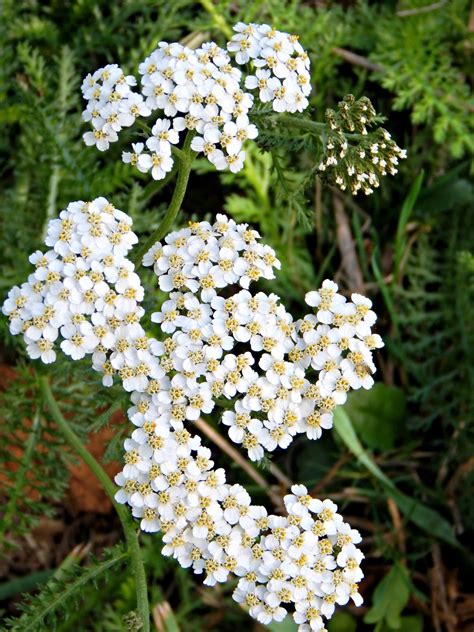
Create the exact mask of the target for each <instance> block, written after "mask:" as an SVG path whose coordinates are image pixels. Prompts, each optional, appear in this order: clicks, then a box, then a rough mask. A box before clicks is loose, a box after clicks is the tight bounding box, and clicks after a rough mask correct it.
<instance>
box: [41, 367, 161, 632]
mask: <svg viewBox="0 0 474 632" xmlns="http://www.w3.org/2000/svg"><path fill="white" fill-rule="evenodd" d="M39 383H40V388H41V392H42V394H43V397H44V400H45V402H46V404H47V406H48V409H49V412H50V413H51V416H52V418H53V420H54V422H55V423H56V426H57V427H58V430H59V431H60V432H61V434H62V435H63V437H64V438H65V440H66V441H67V443H68V444H69V446H70V447H71V448H72V450H73V451H74V452H75V453H76V454H78V455H79V456H80V457H81V459H82V460H83V461H84V463H85V464H86V465H87V466H88V467H89V469H90V470H91V472H92V473H93V474H94V476H95V477H96V478H97V480H98V481H99V483H100V484H101V485H102V487H103V488H104V490H105V492H106V493H107V495H108V496H109V498H110V500H111V501H112V504H113V506H114V508H115V510H116V512H117V515H118V517H119V519H120V522H121V523H122V528H123V532H124V535H125V541H126V543H127V549H128V553H129V555H130V560H131V563H132V572H133V576H134V578H135V589H136V594H137V610H138V613H139V616H140V618H141V620H142V622H143V626H142V628H140V630H141V632H150V610H149V606H148V591H147V585H146V575H145V568H144V566H143V560H142V556H141V551H140V546H139V543H138V533H137V531H136V529H135V524H134V522H133V521H132V519H131V517H130V515H129V513H128V511H127V509H126V508H125V507H124V506H123V505H119V504H118V503H117V502H116V500H115V492H116V488H115V486H114V484H113V483H112V481H111V480H110V478H109V476H108V474H107V472H105V470H104V469H103V468H102V466H101V465H100V463H98V462H97V461H96V460H95V459H94V457H93V456H92V454H91V453H90V452H89V450H87V448H86V447H85V446H84V445H83V443H82V441H81V440H80V439H79V437H78V436H77V435H76V433H75V432H74V431H73V430H72V428H71V426H70V425H69V424H68V422H67V421H66V419H65V418H64V417H63V415H62V413H61V411H60V409H59V406H58V404H57V402H56V399H55V398H54V395H53V392H52V390H51V386H50V384H49V381H48V379H47V378H46V377H45V376H42V377H40V378H39Z"/></svg>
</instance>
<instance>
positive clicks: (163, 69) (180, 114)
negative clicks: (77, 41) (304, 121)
mask: <svg viewBox="0 0 474 632" xmlns="http://www.w3.org/2000/svg"><path fill="white" fill-rule="evenodd" d="M235 30H236V31H237V35H236V36H234V37H233V38H232V40H231V41H230V42H229V43H228V51H229V52H230V53H234V52H235V51H236V50H238V51H239V52H237V55H236V61H237V63H238V64H239V63H245V61H248V59H250V58H251V59H252V60H253V64H254V66H255V68H256V74H255V75H251V76H248V77H246V78H244V76H243V74H242V71H241V70H239V69H238V68H237V67H235V66H233V65H232V64H231V57H230V56H229V54H228V53H227V51H226V50H224V49H222V48H220V47H219V46H217V45H216V44H215V43H214V42H208V43H205V44H203V45H202V46H201V47H200V48H198V49H195V50H194V49H190V48H188V47H186V46H182V45H181V44H179V43H176V42H175V43H168V42H160V43H159V45H158V48H157V49H156V50H155V51H153V52H152V53H151V54H150V55H149V56H148V57H147V58H146V59H145V60H144V61H143V62H142V63H141V64H140V65H139V67H138V71H139V73H140V75H141V77H142V78H141V92H134V91H133V90H132V87H134V86H135V85H136V80H135V78H134V77H132V76H125V75H124V73H123V72H122V70H121V69H120V68H119V67H118V66H117V65H116V64H112V65H108V66H105V67H104V68H100V69H99V70H97V71H96V72H94V74H92V75H88V76H87V77H86V78H85V80H84V82H83V84H82V92H83V95H84V98H85V99H86V100H87V102H88V103H87V107H86V109H85V110H84V112H83V118H84V120H85V121H90V122H91V123H92V126H93V131H92V132H86V133H85V134H84V141H85V143H86V144H87V145H96V146H97V148H98V149H99V150H101V151H105V150H107V149H108V148H109V144H110V143H113V142H115V141H117V140H118V133H119V132H120V130H121V129H122V128H123V127H129V126H131V125H132V124H133V123H134V122H135V120H136V119H137V118H138V117H139V116H140V117H149V116H150V115H151V114H152V113H154V112H157V111H158V112H161V113H162V115H161V118H158V119H157V120H155V121H154V124H153V126H152V130H151V136H150V137H149V138H147V139H145V142H138V143H133V144H132V148H131V149H132V151H127V152H124V153H123V155H122V159H123V161H124V162H126V163H131V164H132V165H134V166H136V167H137V168H138V169H139V170H140V171H142V172H151V175H152V177H153V178H154V179H156V180H159V179H162V178H164V177H165V175H166V173H167V172H169V171H170V170H171V169H172V167H173V156H172V145H176V144H177V143H178V142H179V133H180V132H182V131H183V130H190V131H192V133H193V134H194V138H193V140H192V146H191V148H192V149H193V150H194V151H196V152H198V153H200V152H202V153H203V154H204V155H205V157H206V158H207V159H208V160H209V161H210V162H211V163H212V164H213V165H214V166H215V168H216V169H218V170H223V169H229V170H230V171H233V172H237V171H240V169H242V167H243V164H244V160H245V151H244V149H243V148H244V144H245V142H246V141H247V140H252V139H254V138H256V137H257V135H258V130H257V128H256V127H255V125H253V124H252V123H250V120H249V111H250V109H251V107H252V105H253V102H254V98H253V96H252V95H251V94H250V93H249V92H246V91H245V90H244V89H243V85H244V79H245V87H247V88H249V89H255V88H258V89H259V95H260V100H261V101H264V102H271V103H272V106H273V109H274V110H275V111H277V112H285V111H288V112H295V111H300V112H301V111H302V110H304V109H305V108H306V107H307V106H308V100H307V96H308V94H309V93H310V91H311V84H310V75H309V58H308V55H307V54H306V53H305V51H304V50H303V48H302V47H301V45H300V44H299V43H298V41H297V37H296V36H292V35H288V34H287V33H282V32H280V31H277V30H276V29H274V28H272V27H270V26H267V25H256V24H250V25H248V26H247V25H243V24H238V25H237V26H236V27H235ZM244 49H245V51H246V53H245V55H244V53H243V52H242V51H243V50H244ZM244 58H245V61H244ZM163 115H164V116H163Z"/></svg>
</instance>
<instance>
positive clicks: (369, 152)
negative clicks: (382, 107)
mask: <svg viewBox="0 0 474 632" xmlns="http://www.w3.org/2000/svg"><path fill="white" fill-rule="evenodd" d="M326 122H327V126H328V134H327V140H326V146H325V152H324V157H323V160H322V161H321V163H320V164H319V171H320V173H322V174H324V176H325V177H326V178H327V179H328V180H329V181H330V182H332V183H334V184H336V185H337V186H338V187H339V188H340V189H341V190H342V191H345V190H346V189H347V190H349V191H350V192H351V193H352V194H354V195H356V194H357V193H358V192H359V191H363V192H364V193H365V194H366V195H369V194H370V193H373V190H374V189H375V188H377V187H378V186H379V184H380V177H382V176H385V175H387V174H390V175H395V174H396V173H397V171H398V170H397V165H398V163H399V161H400V160H402V159H404V158H406V155H407V154H406V150H405V149H401V148H400V147H399V146H398V145H397V144H396V143H395V141H393V140H392V138H391V136H390V133H389V132H388V131H387V130H386V129H383V128H382V127H379V128H377V129H376V130H375V131H368V130H367V127H370V126H372V125H374V123H375V122H376V112H375V110H374V108H373V106H372V104H371V102H370V100H369V99H367V98H366V97H362V98H360V99H358V100H355V99H354V97H353V96H352V95H351V94H349V95H347V96H346V97H344V99H343V101H341V102H340V103H339V104H338V110H337V111H335V110H331V109H328V110H327V111H326Z"/></svg>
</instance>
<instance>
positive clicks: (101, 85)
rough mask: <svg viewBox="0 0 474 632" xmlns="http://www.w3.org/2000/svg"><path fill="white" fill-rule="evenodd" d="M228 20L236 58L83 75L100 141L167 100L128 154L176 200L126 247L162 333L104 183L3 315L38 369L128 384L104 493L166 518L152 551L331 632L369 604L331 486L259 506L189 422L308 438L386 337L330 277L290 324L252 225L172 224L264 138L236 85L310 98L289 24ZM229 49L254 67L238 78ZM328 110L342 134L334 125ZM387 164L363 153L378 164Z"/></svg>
mask: <svg viewBox="0 0 474 632" xmlns="http://www.w3.org/2000/svg"><path fill="white" fill-rule="evenodd" d="M234 30H235V31H236V34H235V35H234V37H232V39H231V41H230V42H229V43H228V46H227V49H228V52H226V51H225V50H223V49H221V48H219V47H218V46H217V45H216V44H214V43H208V44H203V45H202V46H201V47H200V48H198V49H196V50H192V49H190V48H186V47H185V46H182V45H181V44H178V43H174V44H168V43H165V42H162V43H160V44H159V46H158V48H157V49H156V50H155V51H154V52H153V53H152V54H151V55H150V56H149V57H147V59H146V60H145V61H144V62H143V63H142V64H140V66H139V72H140V74H141V76H142V80H141V86H142V88H141V92H138V91H135V89H136V86H137V82H136V80H135V78H133V77H131V76H126V75H125V74H124V73H123V72H122V70H121V69H120V68H119V67H118V66H117V65H115V64H111V65H108V66H106V67H105V68H101V69H100V70H98V71H96V72H95V73H94V74H92V75H88V77H86V79H85V80H84V83H83V93H84V96H85V98H86V99H87V100H88V105H87V108H86V110H85V112H84V119H85V120H87V121H91V122H92V126H93V131H92V132H86V134H85V135H84V140H85V142H86V144H88V145H96V146H97V148H98V149H99V150H101V151H105V150H106V149H108V147H109V145H110V143H112V142H116V141H117V140H118V135H119V133H120V132H121V131H122V129H123V128H127V127H130V126H132V125H134V124H135V123H136V122H137V121H138V119H139V118H140V117H144V118H147V117H149V116H151V115H152V113H154V112H156V111H162V112H163V114H164V116H165V118H157V119H156V120H155V121H154V123H153V125H152V127H151V130H150V131H151V135H150V136H148V138H146V140H145V142H137V143H134V144H133V145H132V149H133V151H132V152H124V154H123V160H124V161H125V162H128V163H130V164H131V165H133V166H136V167H137V168H138V169H139V170H140V171H143V172H151V175H152V177H153V178H154V179H162V178H164V177H165V175H166V174H167V173H168V172H170V171H171V170H172V169H173V167H174V165H173V163H174V160H175V159H176V160H177V161H178V163H179V173H178V178H177V184H176V188H175V193H174V195H173V199H172V201H171V204H170V207H169V209H168V212H167V214H166V215H165V217H164V220H163V222H162V224H161V225H160V226H159V228H158V229H157V231H155V232H154V233H153V234H152V235H151V237H150V238H149V239H148V241H146V242H144V243H143V244H140V246H139V247H138V250H137V251H136V252H135V253H134V261H135V262H139V263H143V265H145V266H149V267H152V268H153V270H154V272H155V274H156V276H157V279H158V286H159V288H160V290H161V291H162V292H164V293H165V294H166V299H165V300H164V301H163V302H162V304H161V305H160V306H159V309H158V310H157V311H156V312H154V313H153V314H152V315H151V320H152V322H154V323H156V325H157V330H158V331H159V334H158V335H157V337H154V336H152V335H150V333H149V332H147V331H146V329H145V327H144V326H143V324H142V318H143V316H144V313H145V312H144V309H143V307H142V306H141V302H142V300H143V298H144V288H143V286H142V284H141V280H140V277H139V275H138V274H137V272H136V270H135V264H134V262H133V261H132V258H130V256H129V253H130V250H131V249H132V247H133V246H134V245H135V244H137V242H138V237H137V236H136V235H135V233H134V232H133V231H132V220H131V218H130V217H129V216H128V215H127V214H126V213H125V212H123V211H120V210H118V209H116V208H115V207H114V205H113V204H111V203H110V202H109V201H108V200H107V199H105V198H103V197H99V198H97V199H95V200H92V201H90V202H83V201H78V202H73V203H71V204H69V205H68V206H67V208H66V209H65V210H63V211H61V212H60V214H59V218H58V219H53V220H51V221H50V222H49V225H48V230H47V236H46V240H45V244H46V246H47V247H48V248H49V250H47V251H46V252H42V251H36V252H35V253H33V254H32V255H31V257H30V262H31V263H32V264H33V265H34V266H35V271H34V272H33V273H32V274H30V276H29V277H28V280H27V281H26V282H25V283H23V284H22V285H21V286H20V287H14V288H13V289H12V290H11V291H10V292H9V295H8V298H7V299H6V301H5V302H4V305H3V312H4V314H6V315H7V316H8V318H9V320H10V331H11V333H12V334H23V337H24V341H25V344H26V350H27V353H28V354H29V356H30V357H31V358H33V359H38V358H39V359H41V360H42V362H44V363H45V364H48V363H51V362H54V361H55V359H56V354H57V352H58V350H59V349H60V350H61V351H62V352H63V353H64V354H65V355H67V356H69V357H70V358H72V359H73V360H80V359H82V358H84V357H86V356H87V357H90V361H91V365H92V368H93V369H94V370H95V371H97V372H99V373H100V374H101V375H102V383H103V385H104V386H111V385H112V384H113V383H114V381H118V382H119V383H120V384H121V386H122V387H123V389H124V390H125V391H127V392H128V393H129V394H130V400H131V404H132V405H131V407H130V408H129V410H128V417H129V419H130V421H131V423H132V425H133V426H134V429H133V431H132V432H131V435H130V437H129V438H127V439H126V441H125V443H124V451H125V456H124V460H125V465H124V467H123V470H122V472H120V473H119V474H118V475H117V477H116V479H115V480H116V483H117V485H118V487H119V490H118V491H117V492H116V495H115V498H116V500H117V501H118V502H119V503H121V504H128V505H129V506H130V508H131V511H132V514H133V516H134V517H135V518H137V519H138V520H139V521H140V527H141V529H142V530H143V531H147V532H156V531H161V532H162V534H163V542H164V547H163V554H164V555H168V556H173V557H174V558H176V560H177V561H178V562H179V563H180V564H181V566H183V567H185V568H188V567H190V568H192V569H193V571H194V572H195V573H198V574H202V575H203V576H204V583H205V584H207V585H211V586H212V585H214V584H216V583H218V582H225V581H227V580H228V579H229V578H230V576H232V575H233V576H236V577H237V578H238V581H237V587H236V589H235V591H234V595H233V596H234V599H235V600H236V601H237V602H239V603H242V604H245V605H246V606H247V607H248V609H249V612H250V615H251V616H252V617H254V618H256V619H257V620H258V621H260V622H261V623H263V624H267V623H270V622H271V621H273V620H275V621H281V620H282V619H283V618H284V617H285V616H286V615H287V614H288V613H291V614H292V616H293V618H294V620H295V622H296V623H297V624H298V626H299V627H298V629H299V630H300V632H306V631H308V630H324V629H325V627H324V626H325V623H324V621H325V620H326V619H329V618H330V617H331V616H332V614H333V612H334V609H335V606H336V605H337V604H339V605H343V604H346V603H348V602H349V600H352V601H353V602H354V603H355V604H356V605H360V604H361V603H362V598H361V596H360V594H359V591H358V584H359V582H360V580H361V579H362V577H363V573H362V570H361V568H360V563H361V561H362V558H363V554H362V552H361V551H360V550H359V548H357V545H358V544H359V543H360V541H361V537H360V534H359V533H358V532H357V531H356V530H354V529H352V528H351V527H350V526H349V525H348V524H347V523H345V522H344V520H343V518H342V516H341V515H340V514H339V513H338V512H337V506H336V505H335V504H334V503H333V502H332V501H331V500H329V499H326V500H318V499H316V498H313V497H311V496H310V495H309V493H308V490H307V489H306V487H305V486H304V485H294V486H292V488H291V493H289V494H288V495H286V496H285V497H284V499H283V502H284V507H285V513H284V515H272V514H269V513H268V511H267V509H266V508H265V507H263V506H257V505H254V504H252V501H251V498H250V496H249V494H248V493H247V491H246V490H245V488H244V487H243V486H241V485H239V484H230V483H228V482H227V481H226V473H225V471H224V470H223V469H222V468H217V469H215V468H214V462H213V460H212V455H211V452H210V450H209V449H208V448H207V447H205V446H204V445H203V444H202V442H201V439H200V437H199V436H197V435H195V434H194V432H193V422H195V421H197V420H198V419H200V418H201V416H202V415H208V414H210V413H214V414H215V415H217V417H218V418H219V420H220V421H221V422H222V425H223V427H225V428H226V430H227V433H228V436H229V438H230V440H231V441H232V442H234V443H236V444H238V445H240V446H242V448H243V450H245V451H246V453H247V455H248V457H249V458H250V459H251V460H252V461H259V460H261V459H262V458H263V457H264V455H265V454H266V453H268V452H272V451H274V450H276V449H277V448H283V449H285V448H287V447H288V446H289V445H290V444H291V442H292V441H293V439H294V437H295V436H296V435H298V434H305V435H306V436H307V437H308V438H309V439H319V438H320V437H321V435H322V433H323V431H324V430H327V429H330V428H331V426H332V423H333V412H334V409H335V407H336V406H338V405H340V404H343V403H344V402H345V401H346V398H347V393H348V392H349V391H350V390H351V389H353V390H356V389H360V388H364V389H369V388H371V386H372V385H373V377H372V375H373V373H374V371H375V366H374V362H373V351H374V350H375V349H377V348H380V347H381V346H382V345H383V343H382V340H381V338H380V336H378V335H377V334H375V333H373V332H372V327H373V325H374V324H375V321H376V316H375V313H374V312H373V311H372V309H371V307H372V305H371V302H370V300H368V299H367V298H365V297H363V296H361V295H359V294H352V296H351V300H347V299H346V298H345V297H344V296H342V295H341V294H340V293H339V292H338V286H337V285H336V284H335V283H334V282H333V281H330V280H326V281H324V282H323V284H322V287H321V288H320V289H319V290H317V291H311V292H309V293H308V294H307V295H306V297H305V301H306V304H307V305H308V307H310V308H312V311H311V313H309V314H308V315H307V316H305V317H304V318H302V319H299V320H294V319H293V317H292V315H291V314H290V313H289V312H288V311H287V310H286V309H285V307H284V305H283V304H282V303H281V301H280V298H279V297H278V296H277V295H276V294H267V293H265V292H263V291H259V290H258V289H257V290H255V289H254V284H255V283H256V282H258V281H259V280H260V279H265V280H271V279H273V278H274V270H275V269H279V268H280V262H279V260H278V259H277V257H276V255H275V252H274V250H273V249H272V248H271V247H270V246H268V245H266V244H264V243H262V242H261V241H260V235H259V234H258V233H257V231H256V230H254V229H252V228H251V227H250V226H249V225H247V224H238V223H236V222H235V221H234V220H233V219H231V218H228V217H226V216H225V215H220V214H218V215H217V216H216V218H215V221H214V222H212V223H211V222H208V221H196V222H191V223H190V224H189V225H188V226H187V227H186V228H182V229H180V230H171V229H172V225H173V222H174V219H175V217H176V214H177V212H178V211H179V207H180V204H181V201H182V199H183V196H184V191H185V189H186V183H187V177H188V175H189V171H190V169H191V163H192V159H193V157H194V156H195V155H196V153H199V152H202V153H204V155H205V156H206V157H207V158H208V160H209V161H210V162H211V163H212V164H213V165H214V166H215V167H216V168H217V169H223V168H229V169H230V170H232V171H237V170H239V169H240V168H242V165H243V161H244V160H245V152H244V150H243V146H244V143H245V142H246V141H247V140H252V139H255V138H256V137H257V135H258V130H257V127H256V126H255V125H254V124H252V123H251V122H250V118H249V114H250V111H251V108H252V107H253V106H254V97H253V96H252V95H251V94H250V93H248V92H245V91H244V90H243V88H242V85H244V86H245V88H247V89H249V90H258V99H259V102H260V104H262V103H270V104H271V106H272V110H273V111H274V112H275V113H280V112H289V113H295V112H301V111H302V110H304V109H305V108H306V107H307V106H308V100H307V96H308V95H309V92H310V76H309V61H308V56H307V54H306V53H305V51H304V50H303V48H302V47H301V45H300V44H299V43H298V38H297V37H295V36H290V35H288V34H286V33H282V32H279V31H277V30H276V29H274V28H271V27H269V26H267V25H255V24H250V25H245V24H242V23H239V24H237V25H236V26H235V29H234ZM230 55H234V56H235V62H236V63H237V64H241V65H246V67H247V69H248V70H249V73H248V74H247V75H246V76H245V77H244V75H243V73H242V72H241V71H240V70H239V69H237V68H236V67H234V66H233V65H232V64H231V57H230ZM365 106H366V107H365V108H364V107H360V108H359V110H360V112H359V111H357V109H354V108H352V109H351V104H349V105H348V109H346V110H343V111H345V112H347V116H346V118H345V121H346V124H347V125H348V126H349V130H350V131H351V132H352V131H353V130H354V129H355V130H357V131H358V132H360V133H361V134H363V133H364V129H365V128H360V126H361V125H363V123H362V118H361V112H365V113H366V115H365V118H366V122H367V124H369V123H370V122H371V120H372V118H373V115H372V111H371V110H370V107H371V106H370V107H369V104H367V103H365ZM340 117H342V118H344V117H343V114H341V115H340ZM328 120H329V126H330V128H331V130H332V132H331V133H332V134H333V136H335V137H337V138H343V131H341V129H342V122H341V121H340V119H338V118H337V116H334V117H331V116H329V115H328ZM143 129H145V130H147V129H148V126H147V124H145V126H144V128H143ZM184 130H187V135H186V139H185V141H184V143H183V144H182V147H181V148H179V147H178V145H179V143H180V134H181V133H182V132H183V131H184ZM329 138H330V139H331V137H329ZM384 138H385V141H386V142H388V139H387V138H386V137H385V136H384ZM343 142H344V141H342V140H341V143H343ZM387 147H388V145H385V146H384V145H383V143H382V142H380V155H382V156H385V154H384V153H383V152H384V151H386V152H388V151H395V150H394V149H393V146H392V145H390V147H391V148H392V149H390V150H389V149H387ZM328 148H329V143H328ZM370 151H371V155H372V157H373V156H374V155H379V154H378V152H376V151H375V150H370ZM359 157H360V154H359ZM341 158H342V156H341ZM361 160H362V158H361ZM383 160H384V162H385V164H384V165H382V164H381V163H380V161H378V162H374V160H373V158H372V164H374V165H379V168H380V169H382V168H383V169H385V168H387V164H386V162H387V160H386V158H383ZM392 164H396V163H395V162H394V161H393V160H392ZM321 168H322V167H321ZM393 169H394V168H393ZM347 171H349V169H348V170H347ZM356 171H357V170H356ZM357 173H358V174H360V173H361V171H360V170H358V171H357ZM380 173H381V171H380ZM356 181H357V182H361V184H360V186H362V187H365V186H366V184H365V183H364V181H365V179H364V178H362V181H361V179H360V178H356ZM369 183H370V184H373V182H372V181H371V179H370V178H369ZM343 184H346V181H345V180H344V179H343ZM352 189H354V187H352ZM366 192H367V191H366ZM163 238H164V241H163Z"/></svg>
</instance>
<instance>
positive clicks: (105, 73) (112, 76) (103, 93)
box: [81, 64, 151, 151]
mask: <svg viewBox="0 0 474 632" xmlns="http://www.w3.org/2000/svg"><path fill="white" fill-rule="evenodd" d="M136 83H137V80H136V79H135V77H133V76H132V75H127V76H125V75H124V73H123V71H122V69H121V68H120V67H119V66H118V65H117V64H108V65H107V66H104V68H99V69H98V70H96V71H95V72H94V73H93V74H92V75H91V74H89V75H87V77H86V78H85V79H84V81H83V82H82V87H81V89H82V95H83V97H84V99H86V100H87V107H86V109H85V110H84V112H83V113H82V118H83V119H84V121H90V122H91V124H92V127H93V131H92V132H86V133H85V134H84V136H83V138H84V142H85V144H86V145H96V146H97V149H99V150H100V151H106V150H107V149H108V148H109V144H110V143H115V142H116V141H117V140H118V133H119V132H120V131H121V129H122V128H123V127H130V126H131V125H133V124H134V123H135V121H136V119H137V118H138V117H139V116H148V115H149V114H150V113H151V112H150V109H149V108H148V107H147V106H146V105H145V103H144V100H143V97H142V95H141V94H139V93H137V92H134V91H133V90H132V87H133V86H135V85H136Z"/></svg>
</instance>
